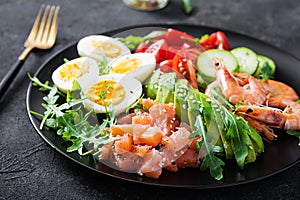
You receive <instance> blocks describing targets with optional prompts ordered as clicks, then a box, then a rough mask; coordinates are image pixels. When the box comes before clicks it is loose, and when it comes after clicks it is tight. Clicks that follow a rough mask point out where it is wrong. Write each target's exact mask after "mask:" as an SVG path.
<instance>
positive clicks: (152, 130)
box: [139, 126, 163, 147]
mask: <svg viewBox="0 0 300 200" xmlns="http://www.w3.org/2000/svg"><path fill="white" fill-rule="evenodd" d="M162 135H163V134H162V132H161V130H160V129H159V128H157V127H156V126H150V127H149V128H148V129H147V130H146V131H145V132H143V133H142V134H141V136H140V138H139V141H140V142H141V143H142V144H146V145H149V146H152V147H156V146H157V145H158V144H159V143H160V142H161V139H162Z"/></svg>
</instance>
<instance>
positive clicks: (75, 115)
mask: <svg viewBox="0 0 300 200" xmlns="http://www.w3.org/2000/svg"><path fill="white" fill-rule="evenodd" d="M28 76H29V78H30V79H31V80H32V82H33V85H34V86H38V87H39V89H40V90H41V91H48V92H49V93H48V95H47V96H45V97H44V98H43V100H44V103H42V107H43V108H44V109H45V112H44V113H43V114H40V113H37V112H34V111H30V113H32V114H34V115H36V116H38V117H41V118H42V120H41V124H40V127H39V128H40V129H43V128H44V126H47V127H49V128H52V129H54V130H56V133H57V135H60V136H62V138H63V139H64V140H65V141H66V142H70V143H71V146H69V147H68V148H67V152H73V151H77V152H78V153H79V154H80V155H86V154H88V153H93V154H94V155H96V154H99V153H100V147H101V146H102V145H104V144H107V143H110V142H112V141H114V140H116V139H118V137H113V136H112V135H111V133H110V132H109V131H108V130H107V129H106V128H107V127H109V126H112V125H113V124H115V123H116V118H115V115H114V113H113V112H108V116H107V118H105V119H104V120H103V121H102V123H101V124H100V125H99V124H98V121H97V117H96V116H95V115H93V112H92V111H90V112H86V113H84V111H83V109H82V108H81V104H82V102H83V99H81V98H77V97H80V95H79V96H77V95H72V94H69V93H71V92H72V93H73V94H74V93H78V92H79V91H76V90H78V88H77V87H76V84H75V86H74V87H73V88H75V90H72V91H69V92H68V95H67V97H68V98H67V101H66V103H63V104H61V105H59V103H58V100H59V98H61V97H62V95H61V93H60V92H59V91H58V89H57V87H56V86H53V87H51V86H49V83H48V82H46V83H42V82H41V81H40V80H39V79H38V78H36V77H34V78H33V77H31V76H30V75H29V74H28ZM74 83H76V82H74ZM84 147H87V148H88V150H87V149H84Z"/></svg>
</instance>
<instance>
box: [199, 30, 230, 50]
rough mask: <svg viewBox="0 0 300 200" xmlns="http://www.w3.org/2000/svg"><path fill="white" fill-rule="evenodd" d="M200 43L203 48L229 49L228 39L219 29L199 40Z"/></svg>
mask: <svg viewBox="0 0 300 200" xmlns="http://www.w3.org/2000/svg"><path fill="white" fill-rule="evenodd" d="M199 43H200V45H201V46H202V47H203V48H204V49H205V50H208V49H224V50H230V45H229V41H228V39H227V37H226V35H225V33H223V32H221V31H217V32H214V33H212V34H210V35H209V37H208V38H206V39H203V40H200V42H199Z"/></svg>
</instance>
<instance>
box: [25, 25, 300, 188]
mask: <svg viewBox="0 0 300 200" xmlns="http://www.w3.org/2000/svg"><path fill="white" fill-rule="evenodd" d="M174 26H182V27H192V28H199V27H200V28H205V29H211V30H219V31H225V32H228V33H230V34H235V35H239V36H241V37H247V38H249V39H251V40H255V41H257V42H259V43H261V44H263V45H264V46H268V47H271V48H273V49H275V50H276V51H279V52H281V53H283V54H285V55H287V56H290V57H293V58H294V59H295V60H297V61H298V62H299V63H300V59H299V58H298V57H296V56H295V55H293V54H292V53H289V52H288V51H286V50H284V49H281V48H279V47H277V46H274V45H272V44H270V43H268V42H266V41H263V40H260V39H257V38H255V37H252V36H249V35H247V34H244V33H239V32H237V31H232V30H228V29H224V28H219V27H212V26H206V25H198V24H189V23H157V24H156V23H152V24H138V25H130V26H124V27H120V28H115V29H112V30H107V31H104V32H101V33H96V34H103V35H111V34H112V33H120V32H122V31H126V30H130V29H134V28H143V27H164V28H171V27H174ZM82 37H84V36H82ZM78 41H79V40H76V41H75V42H70V43H69V44H67V45H65V46H64V47H62V48H61V49H59V50H57V51H56V52H55V53H54V54H52V55H51V56H50V57H48V58H47V59H46V60H45V61H44V62H42V64H41V65H40V67H39V68H38V70H36V72H35V73H34V76H33V77H35V76H37V75H38V74H39V73H40V72H41V71H42V70H43V68H44V67H45V66H46V65H47V64H48V63H49V62H50V61H51V60H52V59H54V58H55V57H57V56H58V55H60V54H61V53H62V52H64V51H66V50H67V49H69V48H71V47H72V46H74V45H76V44H77V43H78ZM32 88H33V85H32V81H30V83H29V84H28V87H27V92H26V111H27V115H28V117H29V120H30V122H31V125H32V126H33V128H34V129H35V132H36V133H37V134H38V135H39V136H40V137H41V138H42V139H43V140H44V142H46V143H47V144H48V145H50V147H51V148H53V149H55V150H56V151H57V152H59V153H60V154H62V155H63V156H64V157H66V158H68V159H71V160H72V162H75V163H77V164H79V165H80V166H82V167H85V168H88V169H89V170H92V171H93V173H95V174H102V175H106V176H109V177H112V178H117V179H120V180H123V181H129V182H132V183H137V184H143V185H149V186H157V187H169V188H190V189H214V188H228V187H234V186H240V185H245V184H250V183H253V182H257V181H261V180H264V179H267V178H269V177H271V176H274V175H276V174H279V173H282V172H284V171H286V170H287V169H289V168H291V167H293V166H295V165H297V164H298V163H300V157H299V158H298V159H297V160H295V161H294V162H292V163H289V164H288V165H286V166H285V167H282V168H280V169H277V170H275V171H273V172H271V173H269V174H266V175H264V176H261V177H257V178H253V179H249V180H243V181H236V182H233V183H227V184H207V185H179V184H178V185H172V184H161V183H153V182H145V181H138V180H133V179H127V178H124V177H120V176H116V175H113V174H110V173H107V172H103V171H100V170H98V169H96V168H93V167H91V166H88V165H86V164H84V163H82V162H80V161H79V160H76V159H75V158H73V157H71V156H70V155H68V154H67V153H66V152H63V151H62V150H60V149H59V148H58V147H57V146H55V145H54V144H52V142H51V141H49V140H48V139H47V138H46V137H45V135H44V134H43V133H42V132H41V130H40V129H39V127H38V126H37V124H35V122H34V119H33V118H34V115H32V114H31V113H30V109H29V108H30V102H29V101H30V94H31V89H32ZM123 173H126V172H123ZM136 176H138V175H136Z"/></svg>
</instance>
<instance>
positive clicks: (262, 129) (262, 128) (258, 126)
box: [236, 113, 277, 142]
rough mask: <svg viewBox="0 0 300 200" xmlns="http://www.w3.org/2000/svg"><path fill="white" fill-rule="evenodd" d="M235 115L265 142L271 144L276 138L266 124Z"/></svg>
mask: <svg viewBox="0 0 300 200" xmlns="http://www.w3.org/2000/svg"><path fill="white" fill-rule="evenodd" d="M236 114H237V115H239V116H241V117H243V118H244V119H245V120H246V121H247V122H248V124H249V125H250V126H251V127H252V128H254V130H256V132H258V133H259V134H260V135H261V136H262V138H263V139H264V140H265V141H267V142H271V141H273V140H275V139H276V138H277V135H276V134H275V133H274V130H273V129H272V128H270V127H269V126H268V125H267V124H266V123H264V122H261V121H258V120H256V119H254V118H251V117H249V116H247V115H245V114H242V113H236Z"/></svg>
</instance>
